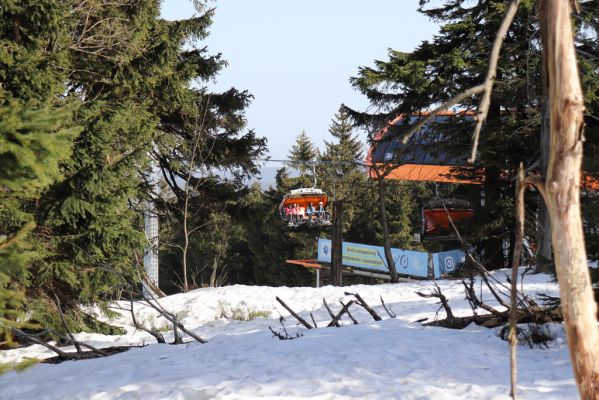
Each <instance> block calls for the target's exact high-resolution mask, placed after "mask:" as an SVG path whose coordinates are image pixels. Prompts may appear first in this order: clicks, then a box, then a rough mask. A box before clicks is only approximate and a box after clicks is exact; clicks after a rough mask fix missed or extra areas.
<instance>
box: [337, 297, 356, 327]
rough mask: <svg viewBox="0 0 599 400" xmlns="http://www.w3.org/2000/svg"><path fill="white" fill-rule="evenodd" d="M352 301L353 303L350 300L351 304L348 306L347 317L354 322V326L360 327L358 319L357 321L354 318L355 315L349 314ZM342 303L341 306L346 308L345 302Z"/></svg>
mask: <svg viewBox="0 0 599 400" xmlns="http://www.w3.org/2000/svg"><path fill="white" fill-rule="evenodd" d="M352 301H353V300H350V302H349V303H348V304H347V316H348V317H349V319H351V322H353V324H354V325H358V320H357V319H355V318H354V316H353V315H351V313H350V312H349V306H350V305H351V304H350V303H351V302H352ZM340 303H341V305H342V306H343V307H345V306H346V305H345V303H344V302H342V301H340Z"/></svg>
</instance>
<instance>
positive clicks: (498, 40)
mask: <svg viewBox="0 0 599 400" xmlns="http://www.w3.org/2000/svg"><path fill="white" fill-rule="evenodd" d="M520 1H521V0H512V1H511V2H510V4H509V6H508V9H507V12H506V14H505V17H504V18H503V21H502V22H501V25H500V26H499V30H498V31H497V36H496V37H495V41H494V42H493V47H492V49H491V57H490V59H489V69H488V70H487V77H486V79H485V82H484V84H483V85H484V93H483V98H482V99H481V101H480V105H479V107H478V113H477V114H478V115H477V121H476V127H475V128H474V134H473V135H472V149H471V152H470V158H469V159H468V162H469V163H471V164H472V163H474V161H475V160H476V151H477V149H478V141H479V138H480V131H481V129H482V126H483V123H484V122H485V120H486V119H487V114H488V113H489V107H490V105H491V92H492V91H493V83H494V82H495V76H496V74H497V63H498V61H499V51H500V50H501V45H502V44H503V40H504V39H505V36H506V35H507V31H508V29H509V27H510V25H511V24H512V21H513V19H514V16H515V15H516V11H518V5H520Z"/></svg>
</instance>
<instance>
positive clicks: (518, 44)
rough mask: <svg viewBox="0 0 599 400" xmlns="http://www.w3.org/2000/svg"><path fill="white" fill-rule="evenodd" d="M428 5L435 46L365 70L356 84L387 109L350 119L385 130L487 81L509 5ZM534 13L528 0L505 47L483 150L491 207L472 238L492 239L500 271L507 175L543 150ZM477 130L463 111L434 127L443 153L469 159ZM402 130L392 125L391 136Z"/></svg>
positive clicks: (468, 104) (465, 105) (489, 251)
mask: <svg viewBox="0 0 599 400" xmlns="http://www.w3.org/2000/svg"><path fill="white" fill-rule="evenodd" d="M430 4H431V3H430V2H429V1H426V0H424V1H421V2H420V5H421V7H420V11H421V12H422V13H424V14H425V15H427V16H428V17H430V18H432V19H434V20H436V21H438V22H440V23H441V24H442V26H441V30H440V33H439V34H438V35H437V36H435V37H434V39H433V40H432V41H431V42H423V43H422V44H421V45H420V46H419V47H418V48H417V49H416V50H415V51H414V52H413V53H409V54H407V53H401V52H396V51H390V52H389V60H388V61H377V63H376V66H375V68H361V69H360V72H359V75H358V77H356V78H354V79H353V80H352V83H353V85H354V86H355V87H356V88H357V89H359V90H360V91H362V92H363V93H364V94H366V95H367V97H368V98H369V100H370V101H371V103H372V104H373V105H376V106H380V107H381V108H382V110H383V111H384V112H383V113H381V114H378V115H368V114H364V113H352V116H354V117H355V118H356V119H357V121H358V122H359V123H360V124H362V125H365V126H370V127H375V128H380V127H382V126H385V124H386V123H387V121H389V120H391V119H393V118H395V117H396V116H399V115H401V114H403V115H417V114H418V113H419V112H420V111H422V110H426V109H430V108H433V106H434V105H435V104H438V103H442V102H444V101H446V100H448V99H450V98H452V97H453V96H455V95H456V94H458V93H460V92H462V91H463V90H465V89H467V88H469V87H472V86H475V85H478V84H480V83H481V82H482V81H483V80H484V77H485V75H486V71H487V57H483V56H481V55H487V54H489V51H490V48H491V45H492V43H493V39H494V37H495V33H496V31H497V28H498V26H499V24H500V23H501V21H502V19H503V15H504V13H505V7H506V3H505V2H503V1H492V0H485V1H480V2H475V3H471V2H467V1H464V0H458V1H452V2H445V3H444V4H442V5H439V6H437V7H435V6H431V8H425V7H426V6H430ZM535 13H536V10H535V6H534V2H533V1H523V2H522V4H521V6H520V8H519V10H518V13H517V16H516V18H515V20H514V23H513V25H512V26H511V28H510V32H509V33H508V36H507V38H506V40H505V42H504V47H503V50H502V52H501V56H500V60H499V68H498V71H497V78H496V83H495V86H494V92H493V95H492V104H491V108H490V113H489V117H488V120H487V123H486V124H485V126H484V128H483V133H482V135H481V144H480V146H479V149H480V154H479V157H478V164H477V166H484V167H485V191H486V197H487V204H488V205H490V206H488V207H486V208H485V209H484V210H482V213H479V217H480V218H479V219H478V221H479V223H480V225H479V231H478V232H475V233H473V235H474V236H476V237H477V238H486V239H485V242H486V245H485V250H486V251H485V253H486V258H487V261H488V262H489V264H490V265H494V266H495V267H498V266H502V265H503V262H504V261H503V251H502V250H501V241H502V240H504V239H509V235H510V226H511V225H512V218H511V216H510V213H511V207H512V200H511V199H512V197H513V195H512V192H513V190H512V189H511V188H510V185H509V182H510V180H509V179H504V178H505V177H502V175H501V174H502V172H501V171H515V169H516V166H517V165H518V163H519V162H521V161H525V162H527V164H530V163H532V161H533V160H532V159H531V154H535V153H536V152H537V149H538V137H537V134H538V132H539V129H540V123H539V121H540V119H539V118H538V113H539V111H540V109H539V105H540V104H541V93H540V92H541V90H540V85H539V82H541V79H540V73H541V68H540V61H539V60H540V58H539V56H540V53H539V51H538V41H535V39H534V37H535V36H534V35H535V32H536V29H537V28H536V26H535V23H534V21H535V15H536V14H535ZM381 88H391V89H390V90H388V91H385V90H381ZM477 104H478V99H477V98H469V99H465V100H464V101H463V102H462V103H461V104H459V105H458V107H459V108H460V109H464V110H469V109H473V108H474V107H476V105H477ZM535 113H536V116H535ZM473 125H474V122H473V121H472V118H471V117H469V116H468V115H467V114H466V113H464V114H462V115H458V116H457V117H456V118H452V119H450V120H449V121H448V122H447V123H446V124H437V125H435V126H434V129H435V130H437V131H440V132H442V133H443V134H444V135H445V137H446V141H445V142H444V143H443V144H442V145H443V146H444V149H443V150H444V151H446V152H448V153H449V154H451V155H459V154H467V151H468V149H469V146H470V135H471V132H472V130H473ZM401 129H402V127H401V126H399V127H393V128H392V129H390V130H389V131H390V133H389V136H393V135H396V134H397V133H398V132H397V131H398V130H399V131H401Z"/></svg>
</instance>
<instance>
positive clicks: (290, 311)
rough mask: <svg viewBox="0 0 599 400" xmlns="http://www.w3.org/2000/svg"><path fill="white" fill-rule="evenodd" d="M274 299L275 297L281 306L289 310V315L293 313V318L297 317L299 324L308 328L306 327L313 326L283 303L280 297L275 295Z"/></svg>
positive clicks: (310, 327)
mask: <svg viewBox="0 0 599 400" xmlns="http://www.w3.org/2000/svg"><path fill="white" fill-rule="evenodd" d="M276 299H277V301H278V302H279V303H280V304H281V305H282V306H283V307H284V308H285V309H286V310H287V311H289V313H290V314H291V315H293V316H294V317H295V319H297V320H298V321H299V322H300V324H302V325H303V326H305V327H306V328H308V329H313V326H312V325H310V324H309V323H308V322H307V321H306V320H305V319H303V318H302V317H300V316H299V314H297V313H296V312H295V311H293V310H292V309H291V307H289V306H288V305H287V304H285V302H284V301H283V300H281V299H280V298H279V296H277V297H276Z"/></svg>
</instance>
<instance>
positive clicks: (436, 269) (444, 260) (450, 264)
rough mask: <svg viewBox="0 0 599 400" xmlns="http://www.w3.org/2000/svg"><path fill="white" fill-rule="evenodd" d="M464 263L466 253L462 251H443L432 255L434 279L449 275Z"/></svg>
mask: <svg viewBox="0 0 599 400" xmlns="http://www.w3.org/2000/svg"><path fill="white" fill-rule="evenodd" d="M465 261H466V253H464V252H463V251H462V250H451V251H443V252H441V253H434V254H433V273H434V275H435V278H439V277H441V275H443V274H450V273H452V272H453V271H455V270H456V269H457V268H458V266H459V265H460V264H462V263H463V262H465Z"/></svg>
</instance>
